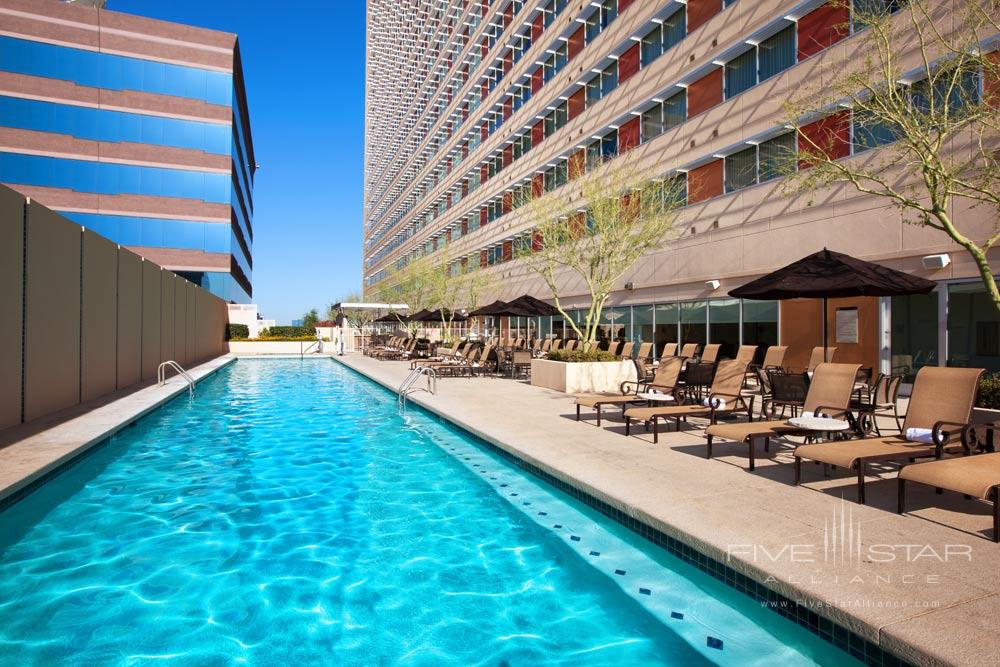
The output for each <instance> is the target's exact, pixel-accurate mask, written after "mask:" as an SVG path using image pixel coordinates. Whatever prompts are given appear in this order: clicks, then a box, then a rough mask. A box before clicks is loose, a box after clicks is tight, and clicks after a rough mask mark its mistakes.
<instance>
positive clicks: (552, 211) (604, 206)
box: [516, 160, 686, 342]
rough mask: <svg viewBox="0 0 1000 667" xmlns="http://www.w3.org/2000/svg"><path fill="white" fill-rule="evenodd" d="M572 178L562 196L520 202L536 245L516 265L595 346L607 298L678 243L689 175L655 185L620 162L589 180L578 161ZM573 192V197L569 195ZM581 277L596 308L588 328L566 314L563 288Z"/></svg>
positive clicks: (532, 193)
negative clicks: (659, 251) (649, 259)
mask: <svg viewBox="0 0 1000 667" xmlns="http://www.w3.org/2000/svg"><path fill="white" fill-rule="evenodd" d="M569 169H570V170H571V171H572V172H573V173H572V174H571V176H572V178H571V180H570V181H569V183H567V184H566V185H565V186H563V187H561V188H559V189H558V190H555V191H552V192H548V193H543V192H539V191H538V190H537V189H536V188H534V187H532V188H529V189H528V191H527V192H524V193H522V194H520V195H518V201H517V202H516V204H517V205H518V206H519V207H521V206H524V208H525V210H526V211H527V217H528V219H529V221H530V223H531V224H532V226H533V229H532V236H531V242H530V244H525V245H524V247H523V248H522V249H521V250H520V251H519V252H517V254H516V257H517V258H518V259H520V260H521V261H522V262H523V263H524V265H525V266H526V267H528V268H529V269H530V270H531V271H533V272H534V273H536V274H538V276H539V277H541V279H542V280H543V281H544V282H545V285H546V286H547V287H548V289H549V290H550V291H551V292H552V298H553V300H554V302H555V307H556V309H557V310H558V311H559V312H560V313H561V314H562V316H563V319H564V320H565V321H566V323H567V324H569V326H570V327H572V329H573V331H575V332H576V334H577V336H578V337H579V338H580V340H582V341H584V342H594V341H595V340H596V337H597V332H598V324H599V323H600V320H601V313H602V311H603V309H604V306H605V304H606V303H607V301H608V297H609V296H610V295H611V293H612V292H613V291H614V289H615V286H616V285H617V284H618V283H619V281H621V279H622V278H623V276H624V275H625V273H626V272H628V271H629V269H631V268H632V267H633V266H634V265H635V263H636V262H637V261H638V260H639V259H640V258H641V257H642V256H643V255H645V254H646V253H648V252H650V251H651V250H654V249H656V248H658V247H661V246H662V245H663V244H664V243H665V242H666V241H667V240H669V238H670V237H671V236H672V233H673V230H674V229H675V226H676V222H677V212H678V210H679V208H680V207H681V206H683V204H684V202H685V198H686V185H685V183H686V181H685V179H684V177H683V175H680V176H673V177H670V178H651V177H649V176H648V175H646V174H645V173H643V172H640V171H639V170H637V169H636V168H635V167H634V166H631V165H627V164H625V163H621V162H620V161H619V160H614V161H611V162H608V163H606V164H603V165H594V168H592V169H590V170H588V171H586V172H584V170H583V169H580V168H577V164H574V163H573V161H571V163H570V165H569ZM567 190H568V192H567ZM567 276H575V277H578V278H579V279H580V280H581V281H582V283H583V284H584V285H585V286H586V289H587V291H588V293H589V296H590V305H589V307H588V308H587V311H586V315H585V316H584V320H583V322H582V324H578V323H577V322H574V321H573V318H572V317H570V316H569V313H567V312H566V310H565V309H564V307H563V296H564V287H563V285H564V282H563V281H564V280H566V278H567Z"/></svg>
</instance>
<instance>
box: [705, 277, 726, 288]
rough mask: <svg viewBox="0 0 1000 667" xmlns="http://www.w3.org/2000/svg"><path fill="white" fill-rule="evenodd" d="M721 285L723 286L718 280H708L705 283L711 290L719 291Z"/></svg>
mask: <svg viewBox="0 0 1000 667" xmlns="http://www.w3.org/2000/svg"><path fill="white" fill-rule="evenodd" d="M720 285H722V283H721V282H719V281H718V280H714V279H713V280H706V281H705V287H707V288H708V289H710V290H717V289H719V286H720Z"/></svg>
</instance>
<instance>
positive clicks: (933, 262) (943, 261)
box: [920, 253, 951, 269]
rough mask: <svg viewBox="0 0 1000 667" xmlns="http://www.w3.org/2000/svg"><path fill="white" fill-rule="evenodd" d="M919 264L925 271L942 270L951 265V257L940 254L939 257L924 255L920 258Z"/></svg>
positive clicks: (946, 254)
mask: <svg viewBox="0 0 1000 667" xmlns="http://www.w3.org/2000/svg"><path fill="white" fill-rule="evenodd" d="M920 263H921V264H923V265H924V268H925V269H943V268H944V267H946V266H948V265H949V264H951V255H949V254H948V253H942V254H940V255H925V256H924V257H921V258H920Z"/></svg>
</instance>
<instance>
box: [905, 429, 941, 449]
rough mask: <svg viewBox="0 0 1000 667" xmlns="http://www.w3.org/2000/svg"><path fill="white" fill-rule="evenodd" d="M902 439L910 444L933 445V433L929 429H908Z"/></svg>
mask: <svg viewBox="0 0 1000 667" xmlns="http://www.w3.org/2000/svg"><path fill="white" fill-rule="evenodd" d="M903 437H904V438H906V439H907V440H909V441H910V442H925V443H927V444H928V445H933V444H934V435H933V431H931V429H929V428H913V427H911V428H908V429H906V432H905V433H904V434H903Z"/></svg>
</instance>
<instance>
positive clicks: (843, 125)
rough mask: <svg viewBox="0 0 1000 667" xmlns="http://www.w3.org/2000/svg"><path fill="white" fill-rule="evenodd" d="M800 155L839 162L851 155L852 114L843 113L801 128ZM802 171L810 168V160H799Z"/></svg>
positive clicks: (799, 139)
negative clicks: (821, 157) (838, 160)
mask: <svg viewBox="0 0 1000 667" xmlns="http://www.w3.org/2000/svg"><path fill="white" fill-rule="evenodd" d="M799 132H800V133H801V135H802V136H800V137H799V138H798V144H799V146H798V149H799V153H800V154H806V155H807V156H808V155H812V156H826V157H827V158H830V159H833V160H837V159H840V158H842V157H847V156H848V155H850V154H851V112H850V111H841V112H838V113H835V114H833V115H831V116H827V117H826V118H821V119H820V120H817V121H816V122H814V123H809V124H808V125H803V126H802V127H800V128H799ZM799 168H800V169H808V168H809V158H808V157H806V158H804V159H800V160H799Z"/></svg>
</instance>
